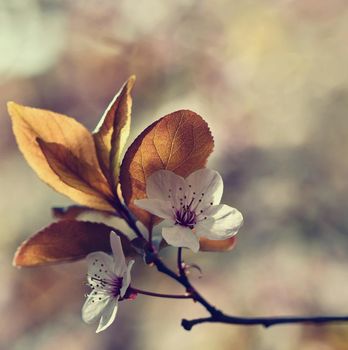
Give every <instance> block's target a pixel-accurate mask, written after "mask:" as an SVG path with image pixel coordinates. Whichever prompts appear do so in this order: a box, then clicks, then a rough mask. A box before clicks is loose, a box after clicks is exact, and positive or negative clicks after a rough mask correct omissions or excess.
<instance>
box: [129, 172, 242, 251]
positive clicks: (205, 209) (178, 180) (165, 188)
mask: <svg viewBox="0 0 348 350" xmlns="http://www.w3.org/2000/svg"><path fill="white" fill-rule="evenodd" d="M222 193H223V181H222V178H221V176H220V174H219V173H218V172H217V171H215V170H211V169H206V168H205V169H200V170H197V171H195V172H193V173H192V174H190V175H189V176H188V177H187V178H185V179H184V178H183V177H181V176H178V175H176V174H175V173H173V172H172V171H168V170H159V171H156V172H155V173H153V174H152V175H151V176H149V177H148V178H147V181H146V194H147V198H146V199H140V200H136V201H135V204H136V205H137V206H138V207H140V208H142V209H145V210H147V211H148V212H150V213H152V214H154V215H156V216H158V217H160V218H162V219H165V225H164V227H163V228H162V236H163V238H164V239H165V240H166V241H167V243H168V244H170V245H173V246H175V247H187V248H190V249H192V250H193V251H194V252H197V251H198V250H199V238H200V237H206V238H209V239H213V240H222V239H226V238H229V237H232V236H234V235H235V234H236V233H237V232H238V229H239V228H240V226H241V225H242V223H243V216H242V214H241V213H240V212H239V211H238V210H237V209H235V208H232V207H230V206H228V205H225V204H220V201H221V197H222Z"/></svg>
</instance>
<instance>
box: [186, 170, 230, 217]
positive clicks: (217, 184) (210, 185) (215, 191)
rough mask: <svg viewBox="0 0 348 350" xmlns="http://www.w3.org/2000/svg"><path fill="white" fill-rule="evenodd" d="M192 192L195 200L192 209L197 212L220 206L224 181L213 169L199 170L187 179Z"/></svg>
mask: <svg viewBox="0 0 348 350" xmlns="http://www.w3.org/2000/svg"><path fill="white" fill-rule="evenodd" d="M185 180H186V183H187V184H188V186H189V188H190V190H191V196H192V197H193V198H195V200H194V202H193V203H192V208H194V209H195V210H196V212H197V211H200V210H201V209H205V208H206V207H208V206H210V203H213V204H214V205H216V204H219V203H220V201H221V197H222V193H223V187H224V186H223V181H222V178H221V175H220V174H219V173H218V172H217V171H215V170H212V169H207V168H204V169H199V170H197V171H195V172H193V173H192V174H190V175H189V176H188V177H187V178H186V179H185Z"/></svg>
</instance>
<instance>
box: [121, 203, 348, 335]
mask: <svg viewBox="0 0 348 350" xmlns="http://www.w3.org/2000/svg"><path fill="white" fill-rule="evenodd" d="M122 207H123V208H122V212H123V217H124V218H125V220H126V221H127V223H128V225H129V226H130V228H132V229H133V230H134V232H135V233H136V235H137V236H138V237H141V238H143V239H144V237H143V235H142V233H141V232H140V230H139V229H138V227H137V225H136V224H135V220H134V218H133V216H132V215H131V214H130V212H129V210H128V208H126V207H125V206H123V205H122ZM148 247H149V249H148V250H146V251H145V254H146V261H147V262H148V263H149V264H150V263H153V264H154V265H155V266H156V268H157V270H158V271H159V272H161V273H163V274H165V275H167V276H168V277H170V278H172V279H173V280H175V281H176V282H178V283H179V284H181V285H182V286H183V287H184V288H185V289H186V292H187V295H188V297H187V298H191V299H192V300H194V301H195V302H198V303H199V304H201V305H202V306H203V307H204V308H205V309H206V310H207V311H208V313H209V314H210V316H208V317H202V318H196V319H192V320H186V319H183V320H182V322H181V325H182V327H183V328H184V329H186V330H188V331H189V330H191V328H192V327H193V326H195V325H198V324H202V323H225V324H233V325H244V326H256V325H259V326H263V327H266V328H268V327H271V326H275V325H281V324H296V323H307V324H308V323H310V324H323V323H337V322H348V316H276V317H236V316H230V315H226V314H225V313H223V312H222V311H220V310H219V309H217V308H216V307H215V306H213V305H212V304H210V303H209V302H208V301H207V300H206V299H205V298H204V297H203V296H202V295H201V294H200V293H199V292H198V291H197V290H196V288H195V287H194V286H193V285H192V284H191V282H190V280H189V279H188V277H187V275H186V272H185V267H184V265H183V261H182V248H179V249H178V256H177V267H178V272H179V274H177V273H176V272H174V271H173V270H171V269H170V268H169V267H168V266H167V265H166V264H165V263H164V262H163V261H162V260H161V258H160V257H159V255H158V254H157V252H155V250H154V249H153V247H151V243H150V244H148ZM143 294H145V293H143ZM185 299H186V297H185Z"/></svg>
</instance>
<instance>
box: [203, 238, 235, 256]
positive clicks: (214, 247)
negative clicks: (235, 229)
mask: <svg viewBox="0 0 348 350" xmlns="http://www.w3.org/2000/svg"><path fill="white" fill-rule="evenodd" d="M236 243H237V237H236V236H233V237H230V238H227V239H224V240H221V241H220V240H212V239H208V238H204V237H201V238H200V240H199V244H200V250H202V251H206V252H227V251H229V250H232V249H233V248H234V247H235V245H236Z"/></svg>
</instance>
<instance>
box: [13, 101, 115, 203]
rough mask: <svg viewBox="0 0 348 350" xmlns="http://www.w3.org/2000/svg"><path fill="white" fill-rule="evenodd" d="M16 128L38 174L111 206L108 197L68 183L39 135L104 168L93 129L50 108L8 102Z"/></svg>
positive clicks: (85, 199) (81, 197)
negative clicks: (54, 166) (48, 156)
mask: <svg viewBox="0 0 348 350" xmlns="http://www.w3.org/2000/svg"><path fill="white" fill-rule="evenodd" d="M8 112H9V114H10V116H11V119H12V126H13V132H14V134H15V137H16V140H17V143H18V146H19V149H20V150H21V152H22V153H23V155H24V157H25V159H26V160H27V162H28V163H29V165H30V166H31V167H32V168H33V170H34V171H35V172H36V173H37V174H38V176H39V177H40V178H41V179H42V180H43V181H45V182H46V183H47V184H49V185H50V186H51V187H53V188H54V189H55V190H56V191H58V192H60V193H62V194H65V195H66V196H68V197H69V198H71V199H72V200H74V201H75V202H77V203H79V204H82V205H86V206H88V207H91V208H96V209H101V210H111V207H110V206H109V204H108V203H106V202H105V200H101V199H100V198H99V197H95V196H94V195H90V194H87V193H83V192H81V191H79V190H76V189H74V188H72V187H71V186H69V185H67V184H66V183H64V182H63V181H62V180H61V179H60V178H59V176H58V175H57V174H55V172H54V171H53V170H52V168H51V167H50V165H49V164H48V162H47V160H46V157H45V155H44V154H43V152H42V150H41V148H40V146H39V144H38V143H37V142H36V139H37V138H38V137H39V138H41V139H42V140H44V141H46V142H53V143H58V144H61V145H63V146H64V147H66V148H67V149H68V150H69V151H70V152H71V153H72V154H73V155H74V156H75V157H76V158H78V159H79V160H81V161H83V162H85V163H88V164H90V165H91V166H92V167H94V168H95V170H96V172H100V170H99V164H98V160H97V156H96V152H95V145H94V140H93V137H92V135H91V134H90V132H89V131H88V130H87V129H86V128H85V127H84V126H83V125H81V124H80V123H78V122H77V121H76V120H75V119H73V118H69V117H67V116H65V115H61V114H58V113H54V112H51V111H47V110H42V109H37V108H31V107H26V106H21V105H18V104H16V103H14V102H9V103H8Z"/></svg>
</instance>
